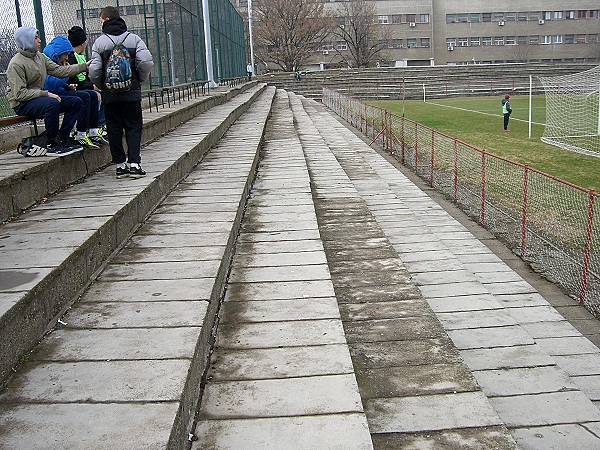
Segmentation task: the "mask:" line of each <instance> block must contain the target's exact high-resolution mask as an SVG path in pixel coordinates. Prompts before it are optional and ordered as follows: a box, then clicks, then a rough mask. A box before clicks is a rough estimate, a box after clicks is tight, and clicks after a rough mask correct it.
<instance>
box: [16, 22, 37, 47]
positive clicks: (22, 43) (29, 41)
mask: <svg viewBox="0 0 600 450" xmlns="http://www.w3.org/2000/svg"><path fill="white" fill-rule="evenodd" d="M36 35H37V30H36V29H35V28H33V27H19V28H17V30H16V31H15V43H16V44H17V47H19V48H20V49H23V50H27V51H28V52H36V51H37V44H36V42H35V36H36Z"/></svg>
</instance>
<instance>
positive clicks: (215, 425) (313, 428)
mask: <svg viewBox="0 0 600 450" xmlns="http://www.w3.org/2000/svg"><path fill="white" fill-rule="evenodd" d="M340 430H344V432H343V433H340ZM196 434H197V435H198V436H199V437H200V439H199V440H198V441H197V442H194V443H193V445H192V449H196V450H199V449H207V448H214V447H215V446H216V445H217V443H218V448H220V449H223V450H254V449H258V448H260V449H264V450H281V449H285V448H294V449H296V450H311V449H315V448H321V446H322V445H323V443H324V442H326V443H327V448H328V449H331V450H346V449H349V448H352V449H355V450H370V449H372V448H373V446H372V443H371V440H370V439H369V433H368V426H367V421H366V419H365V416H364V415H363V414H352V413H349V414H329V415H318V416H298V417H276V418H259V419H235V420H206V421H202V422H200V423H199V424H198V427H197V428H196Z"/></svg>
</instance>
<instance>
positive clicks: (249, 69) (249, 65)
mask: <svg viewBox="0 0 600 450" xmlns="http://www.w3.org/2000/svg"><path fill="white" fill-rule="evenodd" d="M246 73H247V74H248V81H250V80H252V63H248V65H247V66H246Z"/></svg>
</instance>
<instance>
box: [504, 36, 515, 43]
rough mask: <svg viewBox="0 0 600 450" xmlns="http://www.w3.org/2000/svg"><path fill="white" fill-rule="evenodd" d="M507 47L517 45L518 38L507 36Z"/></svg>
mask: <svg viewBox="0 0 600 450" xmlns="http://www.w3.org/2000/svg"><path fill="white" fill-rule="evenodd" d="M505 44H506V45H517V38H516V37H515V36H506V43H505Z"/></svg>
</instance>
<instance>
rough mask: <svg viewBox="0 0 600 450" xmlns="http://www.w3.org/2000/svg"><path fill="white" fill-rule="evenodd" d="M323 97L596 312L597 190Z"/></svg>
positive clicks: (599, 284) (342, 99) (599, 297)
mask: <svg viewBox="0 0 600 450" xmlns="http://www.w3.org/2000/svg"><path fill="white" fill-rule="evenodd" d="M323 103H324V104H325V105H327V106H328V107H329V108H331V109H332V110H333V111H335V112H336V113H337V114H338V115H340V116H341V117H342V118H343V119H345V120H346V121H348V122H349V123H351V124H352V125H353V126H355V127H356V128H358V129H360V130H361V131H362V132H363V133H365V134H366V135H367V136H369V137H370V138H371V139H372V140H373V142H375V141H378V142H380V143H381V145H382V146H383V147H384V148H385V149H386V150H387V151H389V152H390V153H391V154H393V155H395V157H396V158H397V159H398V160H399V161H400V162H401V163H402V164H403V165H405V166H407V167H410V168H411V169H412V170H413V171H414V172H415V173H417V175H419V176H420V177H421V178H423V179H425V180H427V182H428V183H429V185H430V186H431V187H433V188H435V189H437V190H439V191H441V192H443V193H444V194H445V195H447V196H448V197H449V198H451V199H452V200H453V201H454V203H455V204H456V205H458V206H459V207H460V208H461V209H463V210H464V211H465V212H466V213H467V214H469V216H471V217H472V218H474V219H475V220H477V221H478V222H479V223H480V224H481V225H483V226H484V227H485V228H487V229H488V230H490V231H491V232H492V233H494V234H495V235H496V236H497V237H498V238H499V239H500V240H501V241H503V242H504V243H506V244H507V245H508V246H509V247H510V248H511V249H513V251H514V252H515V253H517V254H519V255H520V256H521V257H522V258H523V259H524V260H525V261H527V262H529V263H530V264H531V266H532V267H534V268H535V269H536V270H537V271H538V272H540V273H541V274H542V275H544V276H545V277H546V278H548V279H549V280H551V281H553V282H554V283H556V284H558V285H559V286H561V287H562V288H563V289H564V290H566V291H567V292H568V293H569V294H570V295H571V296H572V297H573V298H576V299H577V300H579V302H580V303H582V304H584V305H585V306H586V307H587V308H588V309H589V310H590V311H591V312H592V313H593V314H594V315H595V316H596V317H600V226H598V225H597V223H596V224H595V223H594V219H596V222H597V221H598V219H597V216H598V214H599V213H600V195H599V194H598V193H596V192H594V191H590V190H587V189H583V188H581V187H578V186H575V185H573V184H571V183H568V182H566V181H563V180H560V179H558V178H556V177H553V176H550V175H548V174H545V173H543V172H540V171H538V170H535V169H533V168H531V167H528V166H526V165H523V164H519V163H517V162H514V161H510V160H508V159H506V158H502V157H500V156H497V155H494V154H492V153H488V152H486V151H485V150H481V149H478V148H475V147H473V146H472V145H469V144H466V143H464V142H461V141H459V140H458V139H456V138H453V137H451V136H447V135H445V134H443V133H440V132H437V131H435V130H433V129H431V128H428V127H426V126H424V125H421V124H420V123H417V122H414V121H412V120H409V119H406V118H404V117H400V116H397V115H394V114H391V113H390V112H388V111H386V110H384V109H382V108H378V107H374V106H369V105H366V104H364V103H362V102H361V101H359V100H357V99H355V98H352V97H349V96H346V95H344V94H340V93H339V92H336V91H333V90H329V89H324V91H323Z"/></svg>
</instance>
